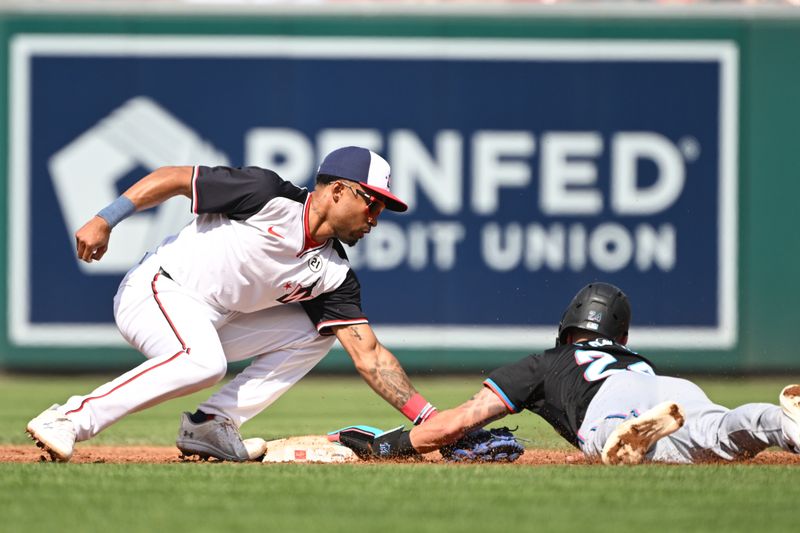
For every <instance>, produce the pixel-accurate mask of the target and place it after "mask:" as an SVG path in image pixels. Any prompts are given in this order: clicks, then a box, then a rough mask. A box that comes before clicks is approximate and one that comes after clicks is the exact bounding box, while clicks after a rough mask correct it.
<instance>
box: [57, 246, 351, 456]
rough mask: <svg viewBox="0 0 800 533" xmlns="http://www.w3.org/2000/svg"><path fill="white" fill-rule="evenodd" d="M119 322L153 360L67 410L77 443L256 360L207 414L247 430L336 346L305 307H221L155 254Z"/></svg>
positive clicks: (123, 302) (124, 293)
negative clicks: (234, 365)
mask: <svg viewBox="0 0 800 533" xmlns="http://www.w3.org/2000/svg"><path fill="white" fill-rule="evenodd" d="M114 316H115V319H116V322H117V327H118V328H119V330H120V333H122V336H123V337H124V338H125V340H126V341H128V343H130V344H131V346H133V347H134V348H136V349H137V350H139V351H140V352H141V353H142V354H143V355H144V356H145V357H146V358H147V361H145V362H144V363H142V364H141V365H139V366H137V367H136V368H134V369H133V370H130V371H129V372H126V373H125V374H123V375H121V376H119V377H118V378H116V379H114V380H113V381H110V382H108V383H105V384H104V385H101V386H100V387H98V388H97V389H95V390H94V391H92V392H91V393H89V394H87V395H85V396H73V397H71V398H70V399H69V400H68V401H67V402H66V403H65V404H64V405H63V406H61V407H60V408H59V412H61V413H62V414H64V415H66V416H67V417H68V418H69V419H70V420H72V421H73V423H74V424H75V428H76V431H77V440H78V441H83V440H87V439H90V438H92V437H93V436H95V435H97V434H98V433H99V432H100V431H102V430H103V429H105V428H106V427H108V426H110V425H111V424H113V423H114V422H116V421H118V420H120V419H121V418H123V417H124V416H126V415H128V414H130V413H134V412H136V411H140V410H142V409H146V408H147V407H151V406H153V405H156V404H158V403H161V402H163V401H166V400H169V399H171V398H176V397H178V396H183V395H186V394H190V393H192V392H196V391H198V390H201V389H204V388H207V387H209V386H211V385H213V384H215V383H217V382H218V381H219V380H220V379H222V377H223V376H224V375H225V371H226V369H227V365H228V362H234V361H241V360H245V359H250V358H252V359H253V361H252V362H251V363H250V365H249V366H248V367H247V368H246V369H245V370H244V371H243V372H242V373H240V374H239V375H237V376H236V377H235V378H234V379H233V380H232V381H231V382H230V383H228V384H226V385H225V386H224V387H223V388H222V389H221V390H220V391H218V392H217V393H216V394H214V395H213V396H212V398H211V399H210V400H209V401H210V402H211V403H213V405H214V407H211V405H210V404H209V405H207V404H204V405H203V406H201V408H202V409H203V410H204V411H206V412H208V413H210V414H221V415H224V416H227V417H229V418H231V419H232V420H233V421H234V422H235V423H236V424H237V425H241V424H242V423H243V422H245V421H247V420H249V419H250V418H252V417H253V416H255V415H256V414H258V413H259V412H261V411H262V410H263V409H265V408H266V407H267V406H268V405H270V404H271V403H272V402H274V401H275V400H276V399H278V397H280V395H281V394H283V393H284V392H286V391H287V390H288V389H289V388H290V387H291V386H292V385H294V384H295V383H296V382H297V381H298V380H300V379H301V378H302V377H303V376H305V375H306V374H307V373H308V372H309V371H310V370H311V369H312V368H313V367H314V365H316V364H317V363H318V362H319V361H320V360H321V359H322V358H323V357H324V356H325V355H326V354H327V353H328V351H329V350H330V348H331V346H332V345H333V342H334V340H335V337H332V336H328V337H323V336H320V335H319V333H318V332H317V331H316V329H315V328H314V325H313V324H312V323H311V320H310V319H309V318H308V316H307V315H306V313H305V311H304V310H303V309H302V307H301V306H300V305H299V304H296V303H295V304H287V305H277V306H276V307H272V308H269V309H265V310H262V311H258V312H255V313H247V314H244V313H237V312H230V311H227V312H226V311H223V310H220V309H218V308H215V307H214V306H212V305H211V304H209V303H208V302H206V301H205V300H204V299H203V298H202V297H200V296H199V295H198V294H196V293H194V292H192V291H189V290H186V289H184V288H183V287H181V286H180V285H179V284H178V283H176V282H175V281H173V280H172V279H170V278H169V277H167V276H166V275H165V273H164V272H163V271H160V269H159V261H158V257H157V256H155V255H149V256H147V257H145V259H144V260H143V261H142V262H141V263H140V264H139V265H137V266H136V267H134V268H133V269H131V271H130V272H128V274H127V275H126V276H125V278H124V279H123V281H122V283H121V284H120V287H119V291H118V292H117V295H116V296H115V298H114Z"/></svg>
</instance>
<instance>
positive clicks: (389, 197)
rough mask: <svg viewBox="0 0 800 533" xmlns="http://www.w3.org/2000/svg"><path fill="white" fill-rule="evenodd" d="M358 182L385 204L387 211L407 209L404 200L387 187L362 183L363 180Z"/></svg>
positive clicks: (400, 211)
mask: <svg viewBox="0 0 800 533" xmlns="http://www.w3.org/2000/svg"><path fill="white" fill-rule="evenodd" d="M358 183H360V184H361V186H362V187H363V188H364V189H365V190H367V191H369V192H371V193H372V194H374V195H375V196H376V197H377V198H378V199H379V200H380V201H382V202H383V203H384V204H385V205H386V209H388V210H389V211H397V212H398V213H402V212H404V211H407V210H408V206H407V205H406V204H405V202H403V201H402V200H400V198H398V197H397V196H395V195H394V194H392V193H391V192H389V190H388V189H382V188H380V187H374V186H372V185H368V184H366V183H364V182H363V181H359V182H358Z"/></svg>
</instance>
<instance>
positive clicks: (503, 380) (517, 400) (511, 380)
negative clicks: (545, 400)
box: [483, 355, 544, 413]
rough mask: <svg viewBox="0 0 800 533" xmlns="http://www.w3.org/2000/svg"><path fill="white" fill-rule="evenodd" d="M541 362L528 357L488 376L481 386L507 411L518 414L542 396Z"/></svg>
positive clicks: (532, 356) (538, 358) (533, 357)
mask: <svg viewBox="0 0 800 533" xmlns="http://www.w3.org/2000/svg"><path fill="white" fill-rule="evenodd" d="M542 365H543V361H542V359H541V357H539V356H537V355H529V356H527V357H525V358H523V359H520V360H519V361H517V362H515V363H511V364H508V365H506V366H502V367H500V368H498V369H497V370H495V371H493V372H492V373H491V374H489V377H488V378H487V379H486V380H484V382H483V385H484V386H485V387H487V388H488V389H490V390H491V391H492V392H494V393H495V394H496V395H497V396H498V397H499V398H500V399H501V400H502V401H503V403H504V404H506V407H507V408H508V410H509V411H511V412H512V413H519V412H520V411H522V410H523V409H525V408H527V407H529V406H531V405H533V404H535V403H536V402H537V401H538V400H540V399H541V398H542V397H543V396H544V382H543V380H542V376H544V372H543V371H542V368H541V366H542Z"/></svg>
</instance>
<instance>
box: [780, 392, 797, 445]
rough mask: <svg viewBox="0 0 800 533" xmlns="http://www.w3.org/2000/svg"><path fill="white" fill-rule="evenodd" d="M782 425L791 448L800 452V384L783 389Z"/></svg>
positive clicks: (781, 398)
mask: <svg viewBox="0 0 800 533" xmlns="http://www.w3.org/2000/svg"><path fill="white" fill-rule="evenodd" d="M780 400H781V410H782V411H783V416H782V417H781V427H782V428H783V435H784V436H785V437H786V440H787V441H789V442H788V444H789V448H790V449H791V451H793V452H794V453H800V385H796V384H795V385H789V386H787V387H784V388H783V390H782V391H781V397H780Z"/></svg>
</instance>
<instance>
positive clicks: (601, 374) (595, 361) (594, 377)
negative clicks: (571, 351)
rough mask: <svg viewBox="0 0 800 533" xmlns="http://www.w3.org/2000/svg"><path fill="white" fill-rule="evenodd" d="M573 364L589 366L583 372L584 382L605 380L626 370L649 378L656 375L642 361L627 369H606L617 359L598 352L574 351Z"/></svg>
mask: <svg viewBox="0 0 800 533" xmlns="http://www.w3.org/2000/svg"><path fill="white" fill-rule="evenodd" d="M575 362H576V363H577V364H578V366H583V365H589V366H587V367H586V370H585V371H584V372H583V379H585V380H586V381H599V380H601V379H606V378H607V377H608V376H611V375H613V374H618V373H620V372H625V371H626V370H630V371H631V372H637V373H639V374H649V375H651V376H655V375H656V373H655V372H654V371H653V368H652V367H651V366H650V365H648V364H647V363H645V362H644V361H639V362H638V363H633V364H632V365H628V368H609V369H606V367H608V365H610V364H613V363H616V362H617V358H616V357H614V356H613V355H611V354H607V353H605V352H599V351H597V350H575Z"/></svg>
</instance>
